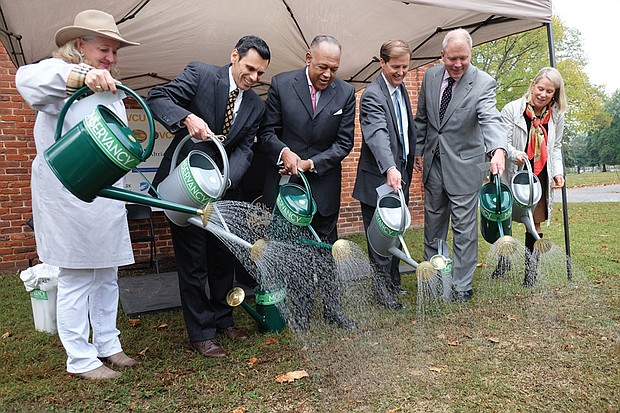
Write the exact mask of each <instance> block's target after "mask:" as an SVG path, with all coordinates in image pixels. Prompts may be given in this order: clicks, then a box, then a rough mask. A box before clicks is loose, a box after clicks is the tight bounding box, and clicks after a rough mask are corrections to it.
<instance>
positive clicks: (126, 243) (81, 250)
mask: <svg viewBox="0 0 620 413" xmlns="http://www.w3.org/2000/svg"><path fill="white" fill-rule="evenodd" d="M73 66H74V65H72V64H69V63H66V62H64V61H63V60H60V59H55V58H52V59H47V60H43V61H41V62H39V63H35V64H30V65H26V66H22V67H20V68H19V69H18V70H17V75H16V77H15V81H16V84H17V90H18V91H19V93H20V94H21V96H22V97H23V98H24V100H26V102H27V103H28V104H29V105H30V106H31V107H32V108H34V109H35V110H37V111H38V112H37V116H36V122H35V126H34V139H35V144H36V149H37V155H36V157H35V159H34V161H33V162H32V178H31V191H32V214H33V218H34V226H35V237H36V243H37V253H38V255H39V258H40V259H41V261H43V262H45V263H46V264H49V265H55V266H58V267H63V268H72V269H88V268H107V267H117V266H121V265H127V264H132V263H133V262H134V259H133V252H132V247H131V241H130V238H129V228H128V224H127V214H126V211H125V205H124V203H123V202H122V201H117V200H111V199H106V198H101V197H97V198H96V199H95V200H94V201H93V202H91V203H87V202H83V201H81V200H79V199H78V198H76V197H75V196H74V195H73V194H71V192H69V191H68V190H67V189H66V188H65V187H64V186H63V185H62V183H61V182H60V180H59V179H58V178H57V177H56V175H54V173H53V172H52V170H51V169H50V168H49V166H48V164H47V162H46V161H45V159H44V157H43V154H44V152H45V150H46V149H47V148H49V147H50V146H51V145H52V144H53V143H54V134H55V131H56V124H57V121H58V115H59V113H60V111H61V109H62V108H63V106H64V104H65V102H66V100H67V95H66V79H67V77H68V75H69V72H70V71H71V68H72V67H73ZM109 108H110V109H111V110H112V111H114V112H115V113H116V114H117V115H118V116H119V117H120V118H121V119H122V120H123V121H124V122H125V123H126V122H127V115H126V112H125V106H124V105H123V102H122V101H118V102H115V103H113V104H111V105H110V106H109ZM76 117H77V116H76V114H75V113H72V111H71V110H69V111H68V113H67V116H66V117H65V121H64V125H63V133H64V131H67V130H69V129H70V128H71V127H73V126H74V125H75V124H77V123H79V122H80V121H81V120H82V119H76ZM123 184H124V180H123V179H121V180H120V181H119V182H117V183H116V184H115V186H117V187H121V188H122V187H123Z"/></svg>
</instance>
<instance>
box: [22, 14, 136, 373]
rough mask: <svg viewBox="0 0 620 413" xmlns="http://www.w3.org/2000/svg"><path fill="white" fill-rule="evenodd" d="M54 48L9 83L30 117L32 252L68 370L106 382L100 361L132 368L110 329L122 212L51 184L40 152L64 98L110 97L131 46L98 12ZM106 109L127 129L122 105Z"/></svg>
mask: <svg viewBox="0 0 620 413" xmlns="http://www.w3.org/2000/svg"><path fill="white" fill-rule="evenodd" d="M55 41H56V45H57V46H58V47H59V48H58V49H57V50H56V51H55V52H54V53H53V57H52V58H51V59H46V60H43V61H41V62H39V63H35V64H30V65H26V66H22V67H20V68H19V70H18V71H17V75H16V78H15V81H16V84H17V89H18V90H19V93H20V94H21V95H22V97H23V98H24V100H25V101H26V102H27V103H28V104H29V105H30V106H31V107H32V108H33V109H35V110H36V111H37V117H36V122H35V126H34V139H35V144H36V148H37V156H36V157H35V159H34V161H33V163H32V178H31V188H32V213H33V218H34V223H35V236H36V243H37V253H38V255H39V258H40V259H41V261H43V262H45V263H47V264H49V265H54V266H57V267H59V268H60V272H59V275H58V299H57V323H58V334H59V336H60V340H61V342H62V344H63V346H64V348H65V351H66V352H67V371H68V372H69V373H71V374H73V375H74V376H77V377H81V378H85V379H89V380H109V379H113V378H115V377H117V376H119V375H120V374H121V373H120V372H118V371H115V370H112V369H111V368H108V367H107V366H105V365H104V364H103V363H102V361H106V362H108V363H109V364H110V365H112V366H115V367H119V368H125V367H131V366H133V365H135V364H136V362H135V361H134V360H133V359H131V358H130V357H128V356H127V355H126V354H125V353H124V352H123V349H122V347H121V344H120V341H119V337H118V336H119V334H120V332H119V331H118V329H117V328H116V313H117V308H118V297H119V291H118V283H117V280H118V276H117V270H118V266H120V265H127V264H131V263H133V262H134V260H133V253H132V249H131V242H130V239H129V229H128V225H127V218H126V212H125V206H124V205H123V203H122V202H118V201H114V200H109V199H105V198H96V199H95V200H94V201H93V202H92V203H86V202H82V201H80V200H79V199H78V198H76V197H75V196H73V195H72V194H71V193H70V192H69V191H68V190H67V189H65V188H64V187H63V185H62V183H61V182H60V181H59V180H58V178H56V176H55V175H54V174H53V172H52V171H51V169H50V168H49V166H48V165H47V163H46V162H45V160H44V158H43V153H44V152H45V150H46V149H47V148H49V147H50V145H52V144H53V143H54V133H55V130H56V124H57V122H58V114H59V112H60V110H61V109H62V107H63V106H64V104H65V102H66V99H67V98H68V97H69V96H71V95H72V94H73V93H74V92H75V91H76V90H78V89H79V88H81V87H82V86H84V85H86V86H88V87H89V88H90V89H91V90H92V91H93V92H103V91H112V92H116V84H117V83H118V81H117V80H116V79H115V78H114V77H113V76H112V71H113V70H114V66H115V64H116V62H117V52H118V49H120V48H121V47H124V46H130V45H137V43H133V42H129V41H127V40H125V39H123V38H122V37H121V35H120V33H119V32H118V28H117V27H116V24H115V22H114V18H113V17H112V16H111V15H109V14H107V13H104V12H102V11H98V10H86V11H83V12H81V13H79V14H78V15H77V16H76V17H75V20H74V25H73V26H68V27H64V28H62V29H60V30H58V32H56V36H55ZM108 108H109V109H111V110H112V111H113V112H114V113H116V114H117V115H118V116H119V117H120V118H121V119H122V120H123V121H125V122H127V117H126V113H125V107H124V105H123V103H122V101H117V102H114V103H112V104H110V105H109V106H108ZM76 117H77V116H75V115H72V114H71V111H69V112H68V113H67V116H66V118H65V130H68V129H69V128H71V127H73V126H74V125H75V124H76V123H78V122H80V121H81V119H76ZM116 185H117V186H121V187H122V182H120V181H119V182H117V183H116ZM91 334H92V341H89V337H90V336H91Z"/></svg>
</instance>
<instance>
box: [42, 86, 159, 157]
mask: <svg viewBox="0 0 620 413" xmlns="http://www.w3.org/2000/svg"><path fill="white" fill-rule="evenodd" d="M116 88H117V89H121V90H124V91H125V92H127V94H128V95H130V96H131V97H132V98H134V99H135V100H136V101H137V102H138V103H139V104H140V106H142V109H144V113H146V121H147V123H148V125H149V136H148V143H147V145H146V148H144V149H143V150H142V156H141V157H140V160H141V161H142V162H144V161H145V160H146V159H147V158H148V157H149V156H151V153H153V146H154V145H155V122H153V116H152V115H151V111H150V110H149V107H148V106H147V105H146V102H145V101H144V100H143V99H142V98H141V97H140V95H138V94H137V93H136V92H134V91H133V90H131V89H129V88H128V87H127V86H123V85H116ZM88 91H90V88H89V87H88V86H83V87H81V88H80V89H78V90H77V91H76V92H75V93H74V94H73V95H71V97H70V98H69V99H68V100H67V102H66V103H65V106H63V108H62V110H61V111H60V114H59V115H58V123H57V124H56V134H55V135H54V140H55V141H57V140H58V139H60V135H61V134H62V124H63V123H64V121H65V115H66V114H67V111H68V110H69V107H70V106H71V104H72V103H73V102H74V101H75V100H76V99H77V98H79V97H80V96H82V95H83V94H85V93H86V92H88Z"/></svg>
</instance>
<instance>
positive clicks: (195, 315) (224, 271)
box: [170, 222, 235, 341]
mask: <svg viewBox="0 0 620 413" xmlns="http://www.w3.org/2000/svg"><path fill="white" fill-rule="evenodd" d="M170 229H171V232H172V242H173V244H174V254H175V258H176V266H177V273H178V277H179V289H180V293H181V305H182V308H183V318H184V319H185V326H186V328H187V334H188V336H189V340H190V341H204V340H209V339H213V338H215V334H216V332H217V330H221V329H224V328H227V327H230V326H232V325H233V318H232V307H230V306H229V305H228V304H227V303H226V294H227V293H228V291H230V289H231V288H232V287H233V280H234V263H235V259H234V256H233V255H232V253H231V252H230V251H229V250H228V248H227V247H226V246H225V245H224V244H223V243H222V242H221V241H220V240H219V239H218V238H217V237H216V236H215V235H213V234H211V233H210V232H208V231H206V230H205V229H202V228H200V227H197V226H195V225H188V226H187V227H180V226H178V225H175V224H173V223H172V222H170ZM207 283H208V289H209V296H207V293H206V289H207Z"/></svg>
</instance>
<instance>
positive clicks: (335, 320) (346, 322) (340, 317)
mask: <svg viewBox="0 0 620 413" xmlns="http://www.w3.org/2000/svg"><path fill="white" fill-rule="evenodd" d="M325 321H327V322H328V323H331V324H336V325H337V326H338V327H340V328H342V329H344V330H355V329H356V328H357V325H356V324H355V321H353V320H351V319H350V318H348V317H347V316H345V315H344V314H342V313H338V314H333V315H327V314H326V315H325Z"/></svg>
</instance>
